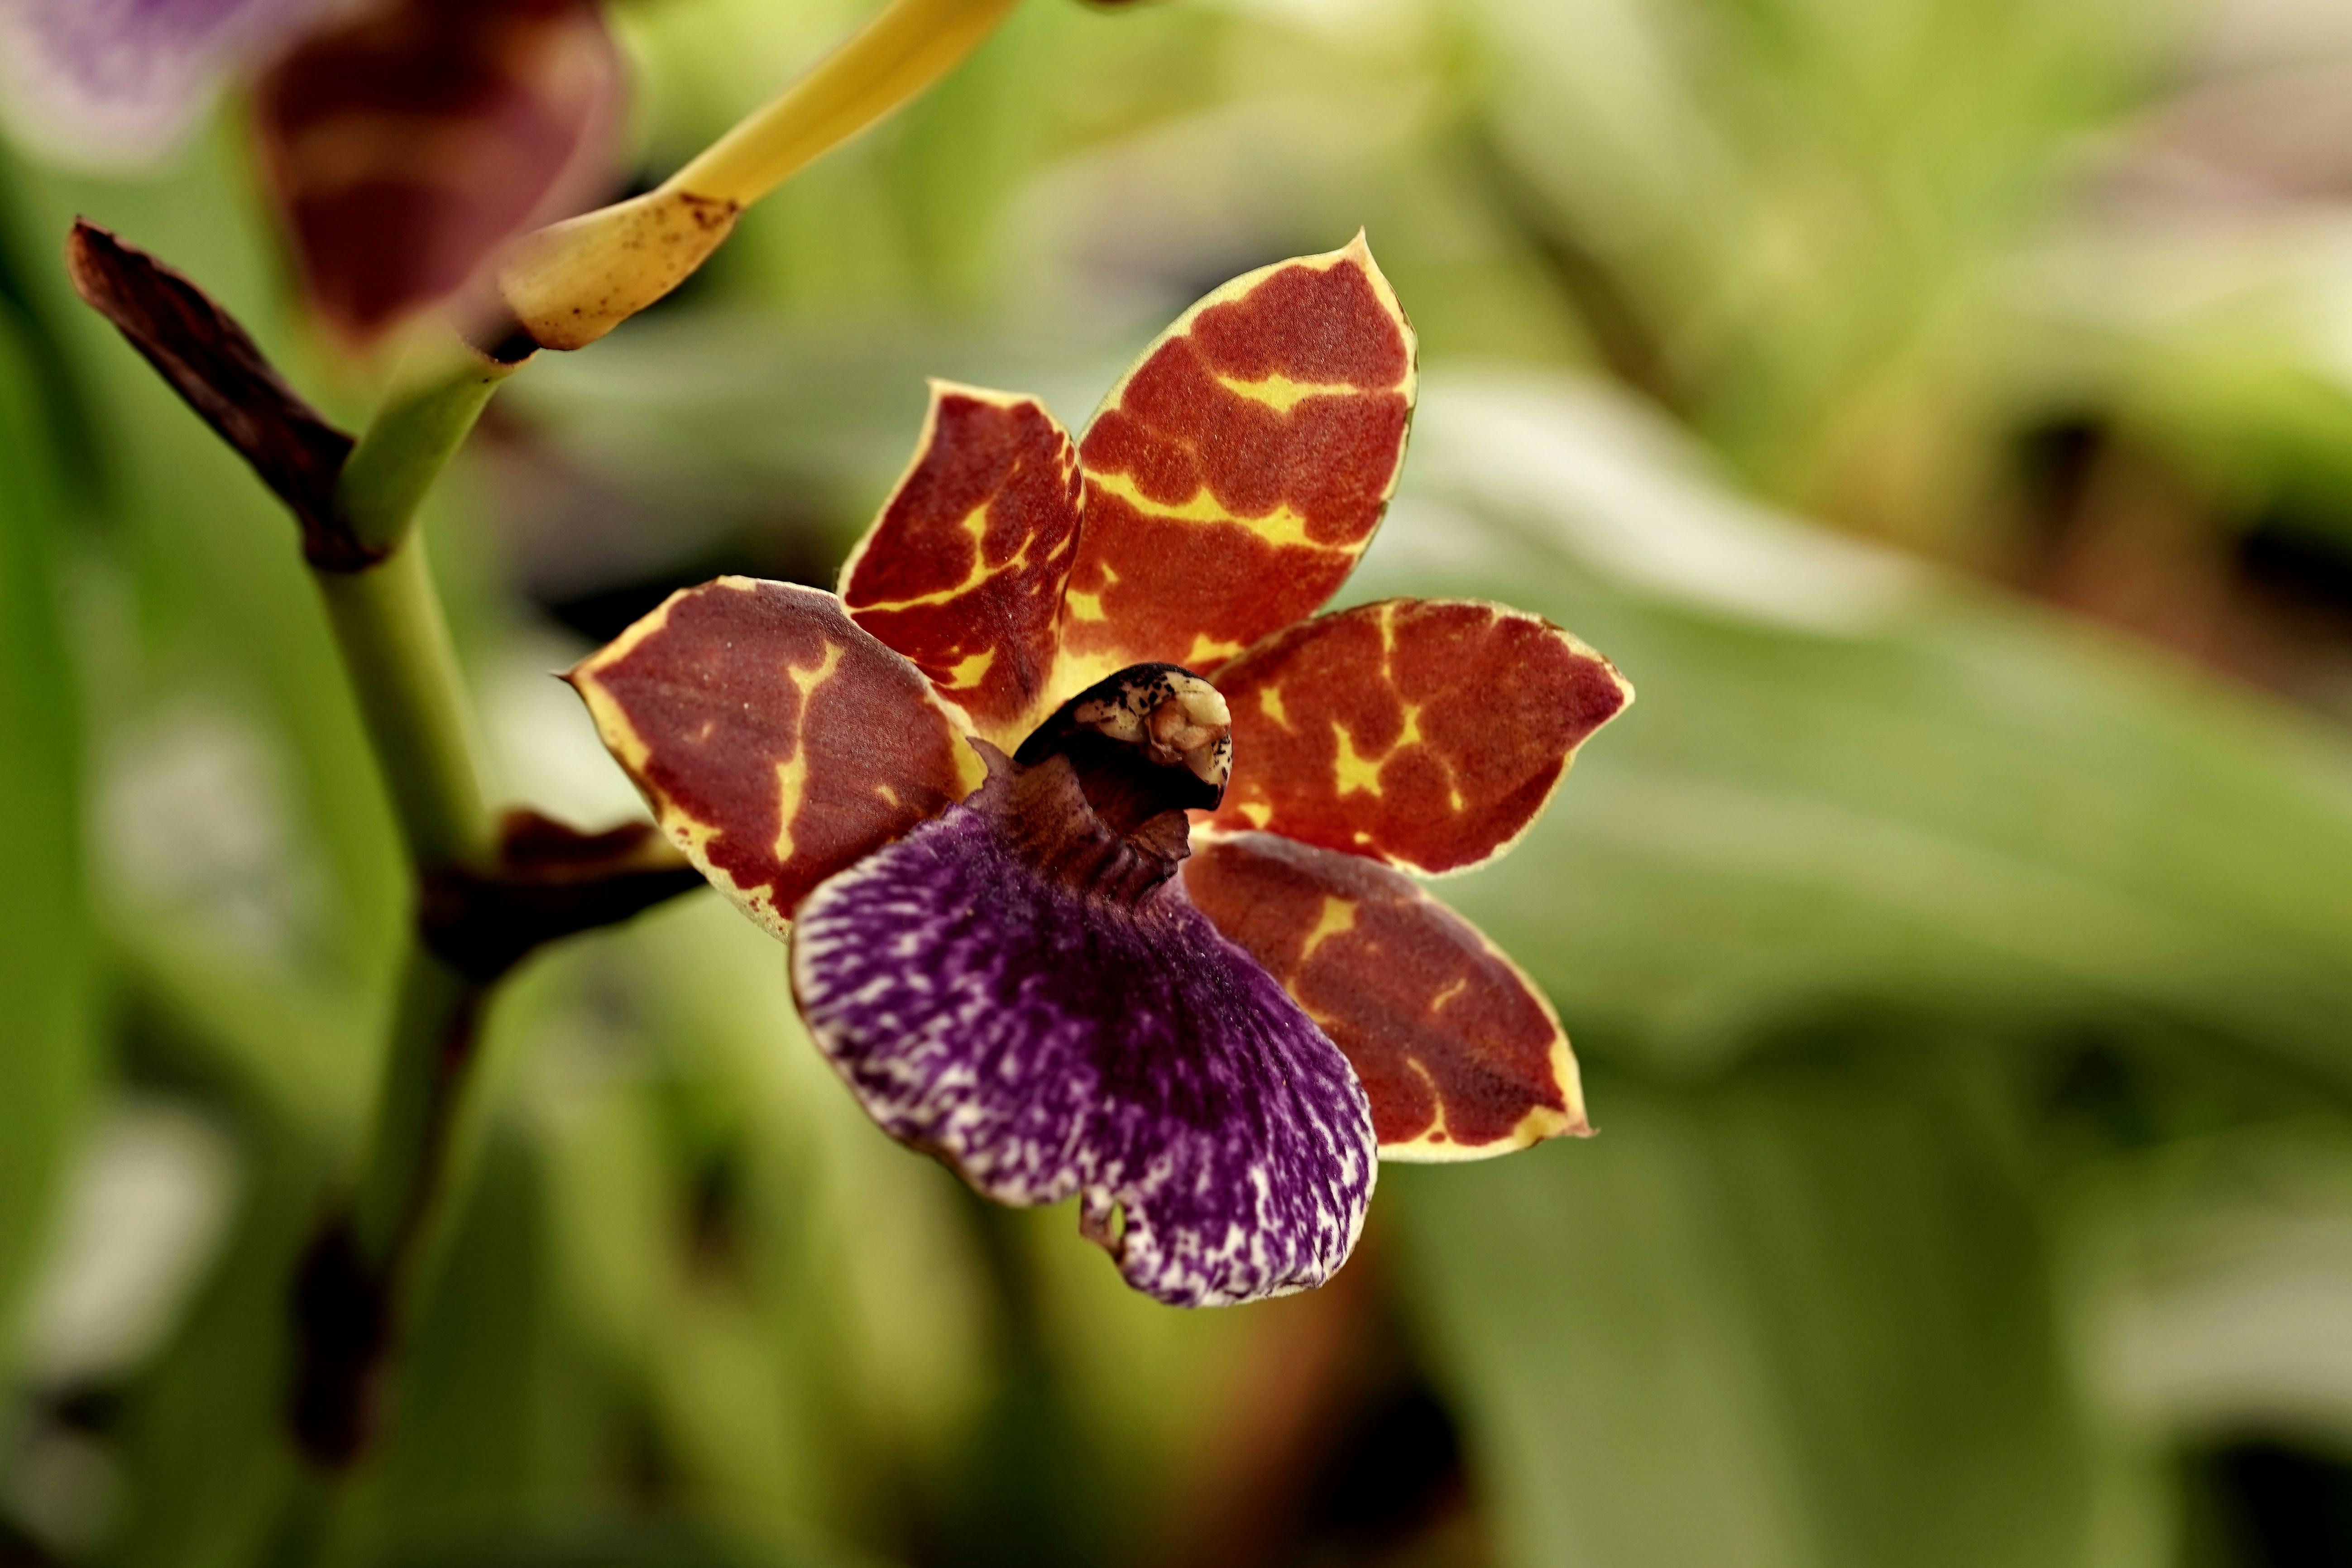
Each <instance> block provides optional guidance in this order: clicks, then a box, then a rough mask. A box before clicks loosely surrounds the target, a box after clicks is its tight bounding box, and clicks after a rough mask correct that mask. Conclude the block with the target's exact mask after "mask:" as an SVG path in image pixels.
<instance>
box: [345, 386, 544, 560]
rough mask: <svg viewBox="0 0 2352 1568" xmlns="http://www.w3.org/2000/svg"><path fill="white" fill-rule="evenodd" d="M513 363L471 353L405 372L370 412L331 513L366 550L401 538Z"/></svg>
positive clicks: (390, 546)
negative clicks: (402, 380) (454, 360)
mask: <svg viewBox="0 0 2352 1568" xmlns="http://www.w3.org/2000/svg"><path fill="white" fill-rule="evenodd" d="M519 368H520V364H519V363H518V364H500V363H497V362H496V361H494V360H489V359H486V358H484V357H483V356H482V355H480V354H478V353H474V352H473V351H472V350H470V349H467V350H464V351H463V358H462V359H460V360H459V361H457V363H454V364H451V363H436V365H435V366H434V367H433V368H432V369H431V370H430V371H429V372H428V373H427V374H422V375H414V374H412V375H411V376H410V378H409V379H408V380H407V381H406V383H405V384H404V385H402V386H400V387H399V388H397V389H396V390H394V393H393V394H392V395H391V396H389V397H387V398H386V399H385V400H384V404H383V407H382V408H381V409H379V410H377V412H376V416H375V418H374V419H373V421H372V422H371V423H370V424H369V426H368V428H367V434H366V435H365V436H364V437H362V438H361V440H360V444H359V446H358V447H355V448H353V449H352V455H351V457H350V458H349V459H348V460H346V461H345V462H344V464H343V471H342V475H341V478H340V479H338V480H337V481H336V483H335V515H336V518H337V519H338V520H339V521H341V522H342V523H343V524H344V526H346V527H347V528H349V529H350V530H351V531H352V537H353V538H354V539H355V540H357V541H358V542H359V543H360V544H361V546H362V548H364V549H366V550H368V551H369V552H390V551H393V550H396V549H398V548H399V547H400V545H401V543H402V542H403V541H404V540H405V539H406V538H407V537H408V533H409V530H410V527H411V525H412V524H413V523H414V521H415V517H416V509H417V507H418V505H419V504H420V503H422V502H423V500H425V492H426V491H428V490H430V489H432V488H433V482H434V481H435V480H436V479H439V478H440V477H441V470H442V469H443V468H447V467H448V466H449V459H450V458H452V457H454V456H456V455H457V448H458V447H460V446H461V445H463V444H464V442H465V439H466V437H467V433H468V432H470V431H471V430H472V429H473V428H474V422H475V421H476V420H478V419H479V418H480V417H481V416H482V410H483V408H484V407H486V406H488V403H489V401H490V395H491V394H493V393H495V392H496V391H498V389H499V384H500V383H501V382H503V381H505V380H506V378H507V377H509V376H510V375H512V374H514V373H515V372H516V370H517V369H519Z"/></svg>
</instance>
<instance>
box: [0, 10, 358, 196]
mask: <svg viewBox="0 0 2352 1568" xmlns="http://www.w3.org/2000/svg"><path fill="white" fill-rule="evenodd" d="M350 8H351V0H0V114H5V119H6V121H7V124H8V129H9V131H10V132H11V133H12V134H13V135H14V136H15V137H16V140H17V141H18V142H22V143H23V144H24V145H25V146H26V147H28V148H31V149H32V150H34V151H35V152H37V153H41V154H43V155H45V156H47V157H51V158H55V159H58V160H59V161H61V162H68V163H79V164H84V165H88V166H92V167H101V168H108V167H110V168H121V167H126V166H131V165H135V164H138V163H145V162H148V161H151V160H152V159H154V158H156V157H158V156H160V155H161V154H162V153H165V152H167V151H168V150H169V149H170V148H171V146H172V144H173V142H175V141H176V140H178V138H179V137H180V135H181V134H182V132H184V131H186V130H187V128H188V126H189V125H190V124H191V123H192V122H193V121H194V119H195V118H196V116H197V115H198V114H199V113H201V112H202V111H203V110H204V109H205V107H206V106H207V105H208V104H209V103H210V101H211V100H212V95H213V92H214V90H215V88H216V87H217V85H218V84H219V81H220V79H221V78H222V77H223V76H224V75H226V74H227V73H228V72H231V71H234V70H236V69H238V68H242V67H245V66H247V65H250V64H255V63H258V62H259V61H261V60H263V59H266V58H268V56H270V55H272V54H274V53H276V52H277V51H278V49H280V48H283V47H286V46H287V45H288V44H289V43H291V42H292V41H293V39H294V38H295V37H296V36H298V35H299V33H301V32H302V30H303V29H304V28H306V27H308V26H310V24H312V23H313V22H315V21H317V20H318V19H319V18H320V17H321V16H326V15H329V14H331V13H332V12H334V11H338V10H348V9H350Z"/></svg>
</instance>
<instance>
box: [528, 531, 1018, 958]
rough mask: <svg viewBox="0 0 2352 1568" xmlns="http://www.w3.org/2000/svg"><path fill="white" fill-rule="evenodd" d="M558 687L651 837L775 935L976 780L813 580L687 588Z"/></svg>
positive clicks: (887, 655) (916, 685) (970, 764)
mask: <svg viewBox="0 0 2352 1568" xmlns="http://www.w3.org/2000/svg"><path fill="white" fill-rule="evenodd" d="M571 679H572V686H573V687H574V688H576V689H578V691H579V692H580V695H581V696H582V697H583V699H585V700H586V701H587V703H588V710H589V712H590V713H591V714H592V715H593V716H594V718H595V721H596V728H597V730H598V731H600V732H601V733H602V734H603V735H604V744H605V746H606V747H607V748H609V749H610V750H611V752H612V753H613V755H614V757H615V758H616V759H618V760H619V762H620V763H621V766H622V767H623V768H624V769H625V770H626V771H627V773H628V775H629V777H630V778H632V779H634V780H635V782H636V785H637V787H638V788H639V789H640V790H642V791H644V792H645V796H646V800H647V801H648V802H649V803H651V805H652V806H653V808H654V816H655V819H656V821H658V822H659V823H660V824H661V826H662V828H663V830H664V831H666V832H667V833H668V835H669V836H670V837H671V838H672V839H673V840H675V841H676V842H677V847H679V848H680V849H682V850H684V851H685V852H686V855H687V858H688V859H690V860H692V861H693V862H694V863H695V865H696V866H697V867H698V868H700V869H701V871H702V874H703V875H704V876H706V877H708V878H709V879H710V880H711V882H712V884H713V885H714V886H716V887H717V888H718V889H719V890H720V891H721V892H723V893H725V894H726V895H727V896H728V897H729V898H730V899H733V900H735V902H736V903H738V904H739V905H740V906H741V907H742V909H743V910H744V912H745V913H747V914H749V915H750V916H751V918H752V919H753V920H755V921H759V922H760V923H761V925H763V926H766V927H767V928H768V929H769V930H770V931H774V932H776V933H777V934H778V935H782V934H783V932H784V931H785V929H786V927H787V925H788V924H789V922H790V921H791V919H792V913H793V908H794V907H795V906H797V905H798V904H799V903H800V901H801V900H802V899H803V898H804V897H805V896H806V895H807V894H808V891H809V889H812V888H814V887H815V886H816V885H817V884H818V883H819V882H821V881H823V880H824V879H826V878H827V877H830V876H832V875H833V874H834V873H835V872H836V871H839V870H841V869H842V868H844V867H846V866H848V865H850V864H851V863H852V862H854V861H856V860H857V859H858V858H861V857H863V856H866V855H867V854H870V853H871V852H873V851H874V850H876V849H877V848H879V847H881V846H883V845H885V844H887V843H888V842H889V841H890V840H892V839H894V838H896V837H899V836H900V835H901V834H903V833H905V832H907V831H908V829H909V828H911V827H913V826H915V825H916V824H918V823H920V822H923V821H925V820H927V819H929V818H930V817H933V816H938V815H939V814H940V812H942V811H945V810H946V809H947V808H948V807H949V806H950V805H953V804H954V803H955V802H956V801H958V800H961V798H963V796H964V795H967V794H968V793H970V792H971V789H973V788H974V787H975V786H977V785H978V784H979V783H980V781H981V779H982V776H983V774H984V773H985V771H986V770H985V769H984V768H982V765H981V763H980V759H979V758H978V757H977V756H975V755H974V754H973V753H972V752H971V749H970V748H969V747H968V746H967V745H966V744H965V742H964V739H963V732H962V729H961V725H960V724H959V723H958V722H957V721H956V718H955V716H954V715H953V714H952V713H950V710H948V709H947V708H946V707H945V706H944V705H943V704H942V703H940V700H939V699H938V698H937V697H935V696H934V695H933V694H932V692H931V689H930V686H929V683H928V682H926V681H925V680H924V679H923V677H922V675H921V673H920V672H919V671H918V670H917V669H916V668H915V667H914V666H913V665H911V664H908V662H907V661H906V660H905V659H903V658H899V657H898V655H897V654H895V653H893V652H891V651H890V650H889V649H888V648H887V647H883V646H882V645H881V644H880V643H878V642H877V641H876V640H875V639H874V638H873V637H872V636H870V635H869V634H867V633H866V632H865V631H862V630H860V629H859V628H858V626H856V624H855V623H854V622H852V621H851V620H850V618H849V616H848V614H847V613H846V612H845V611H844V610H843V609H842V607H841V601H840V600H838V599H836V598H835V597H834V596H833V595H830V594H825V593H820V592H818V591H817V590H816V589H814V588H799V587H794V586H792V585H791V584H784V583H763V582H759V581H756V580H754V579H752V578H749V577H721V578H719V580H718V581H716V582H713V583H706V584H703V585H702V586H701V587H699V588H687V589H683V590H681V591H679V592H678V593H676V594H672V595H670V596H669V598H668V599H667V601H665V602H664V603H663V605H662V606H661V607H660V608H659V609H657V610H656V611H654V613H653V614H651V615H649V616H646V618H645V619H643V620H641V621H639V622H638V623H637V624H636V625H635V626H631V627H630V628H629V629H628V630H627V631H625V632H623V633H622V634H621V635H620V636H619V637H615V638H614V640H613V641H612V643H611V644H609V645H608V646H607V647H604V648H602V649H601V650H599V651H598V652H596V653H594V654H592V655H590V656H589V657H588V658H586V659H583V661H582V662H581V664H580V666H579V667H578V668H575V669H574V670H572V676H571Z"/></svg>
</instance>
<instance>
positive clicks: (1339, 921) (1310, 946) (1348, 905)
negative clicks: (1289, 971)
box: [1298, 893, 1356, 963]
mask: <svg viewBox="0 0 2352 1568" xmlns="http://www.w3.org/2000/svg"><path fill="white" fill-rule="evenodd" d="M1355 929H1356V906H1355V903H1354V902H1353V901H1352V900H1348V899H1335V898H1333V897H1332V896H1331V895H1330V894H1328V893H1326V894H1324V895H1323V912H1322V913H1320V914H1318V915H1317V916H1316V917H1315V929H1314V930H1313V931H1308V932H1307V945H1306V946H1304V947H1302V948H1300V949H1299V950H1298V962H1299V963H1306V962H1307V960H1308V959H1310V958H1312V957H1314V956H1315V950H1316V949H1317V948H1318V947H1321V946H1322V945H1323V944H1324V943H1325V942H1329V941H1330V940H1331V939H1332V938H1333V937H1335V936H1338V935H1339V934H1340V933H1341V932H1342V931H1353V930H1355Z"/></svg>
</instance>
